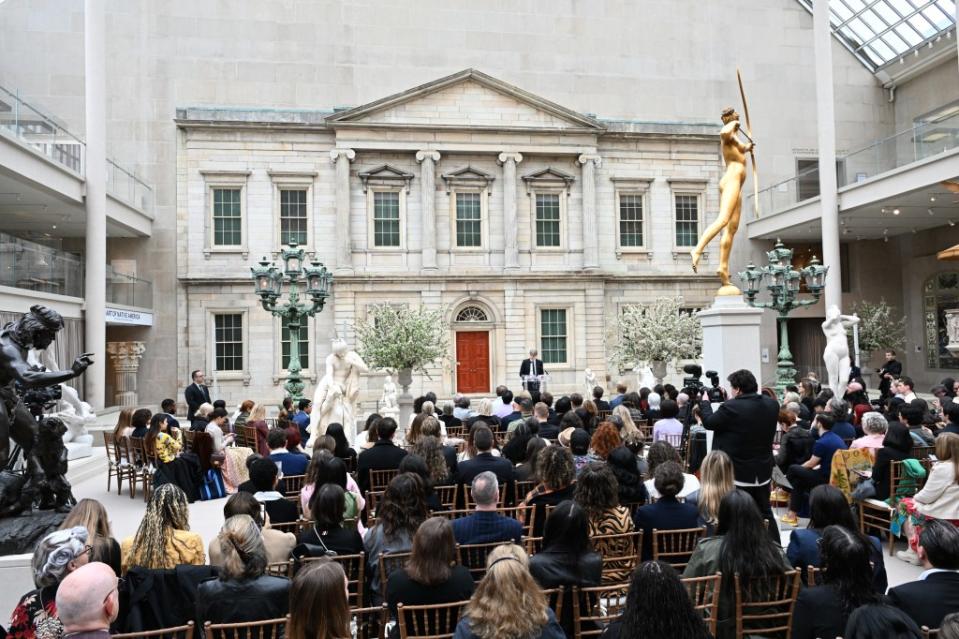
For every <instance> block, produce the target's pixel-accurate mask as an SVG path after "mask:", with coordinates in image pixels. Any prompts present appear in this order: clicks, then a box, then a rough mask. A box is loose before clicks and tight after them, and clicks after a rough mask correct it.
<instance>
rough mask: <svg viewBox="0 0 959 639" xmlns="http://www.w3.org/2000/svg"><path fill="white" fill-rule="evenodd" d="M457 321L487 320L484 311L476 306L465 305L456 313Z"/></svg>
mask: <svg viewBox="0 0 959 639" xmlns="http://www.w3.org/2000/svg"><path fill="white" fill-rule="evenodd" d="M456 321H457V322H488V321H489V318H488V317H487V316H486V311H484V310H483V309H481V308H479V307H478V306H467V307H465V308H464V309H463V310H461V311H460V312H459V313H457V314H456Z"/></svg>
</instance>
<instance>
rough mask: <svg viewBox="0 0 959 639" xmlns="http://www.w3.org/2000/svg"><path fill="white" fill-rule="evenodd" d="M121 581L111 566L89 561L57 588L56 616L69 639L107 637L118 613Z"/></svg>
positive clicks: (104, 638)
mask: <svg viewBox="0 0 959 639" xmlns="http://www.w3.org/2000/svg"><path fill="white" fill-rule="evenodd" d="M119 585H120V580H119V579H117V576H116V574H115V573H114V572H113V569H112V568H110V566H108V565H106V564H104V563H100V562H99V561H95V562H91V563H89V564H86V565H84V566H81V567H80V568H77V569H76V570H74V571H73V572H71V573H70V574H69V575H67V577H66V578H65V579H64V580H63V581H61V582H60V587H59V588H58V589H57V616H58V617H60V623H62V624H63V634H64V636H69V637H70V639H92V638H94V637H96V638H103V639H106V638H109V636H110V624H111V623H113V622H114V621H115V620H116V618H117V613H119V612H120V593H119V592H118V591H117V588H118V587H119Z"/></svg>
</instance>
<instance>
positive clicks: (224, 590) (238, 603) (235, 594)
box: [196, 575, 290, 628]
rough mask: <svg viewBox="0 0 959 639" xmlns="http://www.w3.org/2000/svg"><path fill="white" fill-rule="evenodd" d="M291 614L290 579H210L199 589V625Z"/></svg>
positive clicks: (197, 613) (260, 619)
mask: <svg viewBox="0 0 959 639" xmlns="http://www.w3.org/2000/svg"><path fill="white" fill-rule="evenodd" d="M289 611H290V580H289V579H287V578H286V577H273V576H270V575H261V576H260V577H257V578H256V579H244V580H242V581H234V580H229V581H221V580H220V579H210V580H209V581H204V582H203V583H202V584H200V587H199V588H197V596H196V620H197V621H196V625H197V628H202V627H203V624H204V623H205V622H207V621H209V622H212V623H242V622H244V621H266V620H267V619H276V618H278V617H285V616H286V614H287V613H288V612H289Z"/></svg>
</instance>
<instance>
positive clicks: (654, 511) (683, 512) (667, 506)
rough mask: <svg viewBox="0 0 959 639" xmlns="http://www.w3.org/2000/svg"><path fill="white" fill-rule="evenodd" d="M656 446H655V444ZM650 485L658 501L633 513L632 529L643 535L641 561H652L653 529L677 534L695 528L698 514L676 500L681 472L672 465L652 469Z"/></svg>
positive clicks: (693, 507)
mask: <svg viewBox="0 0 959 639" xmlns="http://www.w3.org/2000/svg"><path fill="white" fill-rule="evenodd" d="M657 443H658V442H657ZM653 481H654V482H655V484H656V494H657V495H659V499H658V500H657V501H656V502H655V503H652V504H647V505H646V506H643V507H642V508H639V509H638V510H637V511H636V514H635V515H634V516H635V525H636V529H637V530H642V531H643V561H647V560H649V559H652V558H653V529H654V528H655V529H657V530H681V529H683V528H696V527H698V526H699V512H698V511H697V510H696V507H695V506H693V505H692V504H686V503H683V502H681V501H679V500H678V499H676V496H677V495H678V494H679V491H680V490H681V489H682V487H683V481H684V480H683V469H682V468H680V467H679V464H677V463H676V462H672V461H667V462H663V463H662V464H659V465H658V466H657V467H656V474H655V476H654V479H653Z"/></svg>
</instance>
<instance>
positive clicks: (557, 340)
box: [540, 308, 567, 364]
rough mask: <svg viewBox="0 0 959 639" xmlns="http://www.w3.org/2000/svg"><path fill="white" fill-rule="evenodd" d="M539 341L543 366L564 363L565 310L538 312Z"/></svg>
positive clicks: (548, 309) (556, 309) (552, 309)
mask: <svg viewBox="0 0 959 639" xmlns="http://www.w3.org/2000/svg"><path fill="white" fill-rule="evenodd" d="M540 339H541V342H542V344H541V348H540V352H541V353H542V354H543V363H544V364H556V363H564V362H566V339H567V336H566V309H565V308H544V309H543V310H541V311H540Z"/></svg>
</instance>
